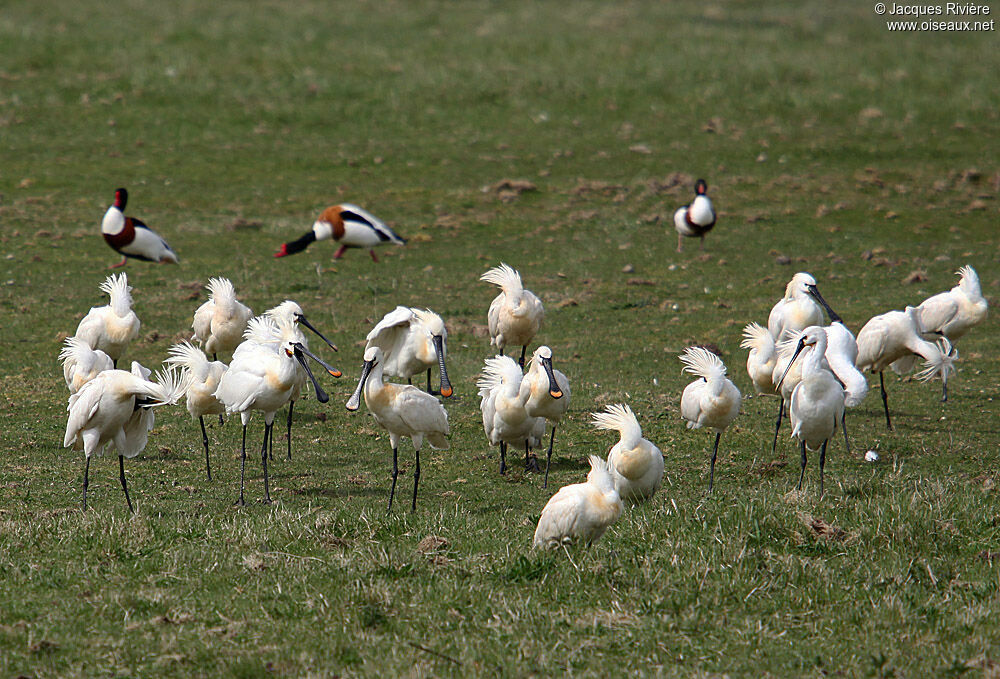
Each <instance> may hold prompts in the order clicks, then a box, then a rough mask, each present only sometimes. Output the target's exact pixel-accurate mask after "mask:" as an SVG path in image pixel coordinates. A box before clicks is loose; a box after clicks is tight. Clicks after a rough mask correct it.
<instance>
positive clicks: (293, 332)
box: [264, 299, 340, 460]
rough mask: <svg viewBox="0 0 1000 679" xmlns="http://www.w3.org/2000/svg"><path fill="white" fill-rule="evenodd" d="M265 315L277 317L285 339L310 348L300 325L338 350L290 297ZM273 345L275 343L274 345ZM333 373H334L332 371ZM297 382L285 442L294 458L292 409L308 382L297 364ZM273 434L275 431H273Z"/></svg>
mask: <svg viewBox="0 0 1000 679" xmlns="http://www.w3.org/2000/svg"><path fill="white" fill-rule="evenodd" d="M264 315H265V316H268V317H270V318H273V319H275V320H276V321H278V324H279V329H281V331H282V332H283V333H285V335H286V337H285V339H288V340H291V341H293V342H298V343H299V344H301V345H302V346H303V347H305V348H306V349H308V348H309V341H308V340H307V339H306V335H305V333H304V332H302V331H301V330H300V329H299V326H300V325H304V326H305V327H307V328H309V329H310V330H312V331H313V332H314V333H316V335H318V336H319V338H320V339H321V340H323V341H324V342H326V344H327V346H329V347H330V348H331V349H333V350H334V351H337V347H336V346H334V344H333V342H331V341H330V340H328V339H327V338H326V337H325V336H324V335H323V333H321V332H320V331H319V330H317V329H316V328H315V326H313V324H312V323H310V322H309V320H308V319H307V318H306V315H305V312H304V311H302V307H300V306H299V305H298V303H296V302H293V301H292V300H290V299H286V300H285V301H284V302H282V303H281V304H279V305H278V306H276V307H274V308H273V309H268V310H267V311H265V312H264ZM272 346H273V345H272ZM331 374H332V373H331ZM296 375H297V376H296V384H295V388H294V389H293V390H292V396H291V398H290V399H289V400H288V418H287V421H286V423H285V424H286V429H285V442H286V443H287V445H288V459H289V460H291V459H292V411H293V410H294V409H295V402H296V401H298V400H299V395H300V394H301V393H302V387H304V386H305V384H306V373H305V371H304V370H303V369H302V368H300V367H298V366H296ZM334 376H335V377H340V375H339V374H338V375H334ZM271 433H272V435H273V434H274V432H273V431H272V432H271ZM270 445H271V443H270V441H269V442H268V455H269V456H270V452H271V451H270ZM272 459H273V457H272Z"/></svg>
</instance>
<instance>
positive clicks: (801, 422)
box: [778, 326, 844, 497]
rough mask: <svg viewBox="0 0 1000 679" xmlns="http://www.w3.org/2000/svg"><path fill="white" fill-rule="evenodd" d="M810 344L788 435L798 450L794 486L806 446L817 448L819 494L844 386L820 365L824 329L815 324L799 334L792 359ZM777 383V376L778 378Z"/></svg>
mask: <svg viewBox="0 0 1000 679" xmlns="http://www.w3.org/2000/svg"><path fill="white" fill-rule="evenodd" d="M807 346H811V347H813V349H812V351H810V352H809V353H808V354H807V355H806V357H805V358H804V359H802V363H803V365H802V380H801V381H800V382H799V384H798V386H796V387H795V390H794V391H793V392H792V399H791V403H790V404H789V406H788V417H789V419H790V420H791V422H792V437H793V438H797V439H798V440H799V447H800V448H801V450H802V470H801V471H800V472H799V485H798V489H799V490H802V479H803V478H804V477H805V474H806V449H807V448H808V449H809V450H811V451H814V452H815V451H816V450H819V495H820V497H823V467H824V466H825V465H826V444H827V442H829V440H830V438H831V437H832V436H833V433H834V432H835V431H837V423H839V422H840V421H841V420H842V419H843V417H844V388H843V387H842V386H840V382H838V381H837V378H836V377H834V375H833V373H832V372H830V371H829V370H826V369H825V368H823V367H822V361H823V357H824V356H825V355H826V346H827V341H826V331H825V330H823V328H821V327H818V326H811V327H809V328H806V330H805V331H804V332H803V333H802V335H801V337H800V338H799V341H798V345H797V347H796V349H795V353H794V354H793V355H792V363H794V362H795V359H796V358H797V357H798V355H799V354H800V353H802V350H803V349H804V348H805V347H807ZM778 384H779V385H780V384H781V380H780V379H779V380H778Z"/></svg>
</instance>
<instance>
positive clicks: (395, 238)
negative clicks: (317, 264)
mask: <svg viewBox="0 0 1000 679" xmlns="http://www.w3.org/2000/svg"><path fill="white" fill-rule="evenodd" d="M330 239H333V240H334V241H336V242H337V243H339V244H340V247H339V248H337V251H336V252H335V253H334V254H333V258H334V259H340V258H341V257H343V255H344V252H345V251H346V250H347V248H364V249H366V250H368V254H370V255H371V256H372V260H373V261H375V262H378V257H376V256H375V250H374V248H375V247H376V246H379V245H386V244H388V243H393V244H395V245H406V239H404V238H402V237H400V236H399V235H397V234H396V232H395V231H393V230H392V229H390V228H389V227H388V226H387V225H386V224H385V223H384V222H383V221H382V220H380V219H379V218H378V217H376V216H374V215H373V214H371V213H370V212H367V211H365V210H363V209H361V208H360V207H358V206H357V205H351V204H350V203H342V204H340V205H332V206H330V207H328V208H326V209H325V210H323V212H321V213H320V215H319V218H318V219H316V221H315V222H314V223H313V225H312V229H310V230H309V231H307V232H306V233H305V234H304V235H303V236H302V237H301V238H299V239H298V240H294V241H290V242H288V243H282V244H281V248H280V249H279V250H278V251H277V252H276V253H274V256H275V257H285V256H287V255H294V254H296V253H298V252H302V251H303V250H305V249H306V248H307V247H309V246H310V245H312V244H313V242H314V241H318V240H330Z"/></svg>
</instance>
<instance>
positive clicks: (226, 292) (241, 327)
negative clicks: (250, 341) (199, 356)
mask: <svg viewBox="0 0 1000 679" xmlns="http://www.w3.org/2000/svg"><path fill="white" fill-rule="evenodd" d="M206 288H207V289H208V292H209V295H210V296H209V298H208V301H207V302H205V303H204V304H202V305H201V306H200V307H198V310H197V311H195V312H194V321H193V322H192V323H191V327H192V328H193V329H194V337H192V338H191V339H194V340H197V341H198V343H199V344H200V345H201V347H202V349H203V350H204V351H205V353H208V354H211V355H212V360H213V361H217V360H219V354H232V353H233V351H235V350H236V347H238V346H239V345H240V342H242V341H243V333H244V332H246V329H247V323H249V322H250V319H251V318H253V311H252V310H251V309H250V307H248V306H247V305H245V304H243V303H242V302H240V301H239V300H238V299H236V290H235V288H233V283H232V281H230V280H229V279H228V278H210V279H208V285H207V286H206Z"/></svg>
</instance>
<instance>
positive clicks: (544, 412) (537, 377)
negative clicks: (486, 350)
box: [518, 345, 570, 488]
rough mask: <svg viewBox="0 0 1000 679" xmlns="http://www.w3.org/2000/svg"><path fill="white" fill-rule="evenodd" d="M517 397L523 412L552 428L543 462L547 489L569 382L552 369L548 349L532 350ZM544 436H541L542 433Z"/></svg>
mask: <svg viewBox="0 0 1000 679" xmlns="http://www.w3.org/2000/svg"><path fill="white" fill-rule="evenodd" d="M518 391H519V396H520V397H522V398H523V397H524V394H525V393H527V400H525V402H524V409H525V411H527V413H528V415H529V416H531V417H541V418H544V419H545V420H546V421H547V422H549V424H551V425H552V433H551V434H550V435H549V452H548V454H547V455H546V458H545V483H544V484H543V485H542V488H548V487H549V465H550V464H551V463H552V443H553V441H555V438H556V427H557V426H559V421H560V420H562V417H563V415H565V414H566V411H567V410H569V399H570V391H569V379H568V378H567V377H566V375H564V374H563V373H561V372H560V371H558V370H556V369H555V368H553V367H552V349H550V348H548V347H547V346H545V345H542V346H540V347H538V348H537V349H535V353H533V354H532V355H531V360H530V361H528V372H526V373H525V374H524V377H523V378H521V387H520V389H519V390H518ZM542 433H543V434H544V432H542Z"/></svg>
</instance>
